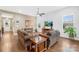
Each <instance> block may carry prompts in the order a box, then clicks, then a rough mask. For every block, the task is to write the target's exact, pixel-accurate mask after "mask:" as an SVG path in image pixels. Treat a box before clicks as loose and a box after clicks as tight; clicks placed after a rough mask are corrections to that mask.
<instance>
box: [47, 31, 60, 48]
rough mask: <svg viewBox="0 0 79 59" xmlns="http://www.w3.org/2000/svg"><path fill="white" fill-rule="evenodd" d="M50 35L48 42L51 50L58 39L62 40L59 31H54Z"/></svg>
mask: <svg viewBox="0 0 79 59" xmlns="http://www.w3.org/2000/svg"><path fill="white" fill-rule="evenodd" d="M47 35H48V40H47V47H48V48H50V47H51V46H53V45H54V44H55V43H56V42H57V41H58V39H59V38H60V32H59V31H57V30H53V31H49V32H48V33H47Z"/></svg>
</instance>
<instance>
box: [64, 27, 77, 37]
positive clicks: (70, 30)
mask: <svg viewBox="0 0 79 59" xmlns="http://www.w3.org/2000/svg"><path fill="white" fill-rule="evenodd" d="M64 33H67V34H68V35H69V38H74V37H76V30H75V28H74V27H73V26H69V27H67V28H65V29H64Z"/></svg>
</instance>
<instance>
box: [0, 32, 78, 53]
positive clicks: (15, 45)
mask: <svg viewBox="0 0 79 59" xmlns="http://www.w3.org/2000/svg"><path fill="white" fill-rule="evenodd" d="M70 50H71V51H70ZM0 51H1V52H25V49H24V48H23V47H22V46H21V45H20V43H19V42H18V38H17V36H14V35H13V33H11V32H7V33H4V34H3V36H2V38H1V39H0ZM68 51H69V52H74V51H79V41H75V40H69V39H65V38H60V39H59V40H58V42H57V43H55V44H54V45H53V46H52V47H51V48H50V49H48V50H47V51H46V52H68Z"/></svg>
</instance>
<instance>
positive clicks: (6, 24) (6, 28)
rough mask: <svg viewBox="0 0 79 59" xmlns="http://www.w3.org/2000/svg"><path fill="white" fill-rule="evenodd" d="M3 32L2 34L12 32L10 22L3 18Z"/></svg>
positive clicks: (8, 19)
mask: <svg viewBox="0 0 79 59" xmlns="http://www.w3.org/2000/svg"><path fill="white" fill-rule="evenodd" d="M2 20H3V30H4V32H9V31H12V25H11V24H12V20H11V19H10V18H5V17H4V18H3V19H2Z"/></svg>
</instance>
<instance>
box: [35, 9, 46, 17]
mask: <svg viewBox="0 0 79 59" xmlns="http://www.w3.org/2000/svg"><path fill="white" fill-rule="evenodd" d="M37 15H39V16H43V15H45V13H40V11H39V8H37Z"/></svg>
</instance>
